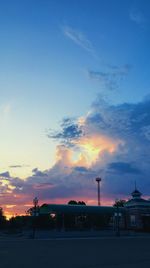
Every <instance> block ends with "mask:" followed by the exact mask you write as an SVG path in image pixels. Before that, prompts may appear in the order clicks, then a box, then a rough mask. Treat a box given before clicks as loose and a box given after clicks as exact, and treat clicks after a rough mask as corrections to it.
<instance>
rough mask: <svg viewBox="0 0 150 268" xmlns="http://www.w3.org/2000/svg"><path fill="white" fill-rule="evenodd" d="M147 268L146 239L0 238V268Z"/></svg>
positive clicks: (149, 249)
mask: <svg viewBox="0 0 150 268" xmlns="http://www.w3.org/2000/svg"><path fill="white" fill-rule="evenodd" d="M10 267H12V268H20V267H21V268H31V267H32V268H43V267H46V268H47V267H49V268H51V267H52V268H109V267H111V268H131V267H132V268H150V237H149V236H147V237H146V236H143V237H111V238H110V237H105V238H104V237H101V238H98V237H97V238H96V237H90V238H88V237H87V238H85V237H84V238H79V237H78V238H77V237H76V238H71V237H70V238H55V239H54V238H51V239H34V240H33V239H23V238H22V239H3V238H1V239H0V268H10Z"/></svg>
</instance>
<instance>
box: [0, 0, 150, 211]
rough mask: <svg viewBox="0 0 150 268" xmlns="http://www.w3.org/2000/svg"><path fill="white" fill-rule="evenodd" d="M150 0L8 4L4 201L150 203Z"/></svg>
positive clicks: (3, 11) (2, 57)
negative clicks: (137, 197)
mask: <svg viewBox="0 0 150 268" xmlns="http://www.w3.org/2000/svg"><path fill="white" fill-rule="evenodd" d="M149 18H150V2H149V0H134V1H133V0H122V1H120V0H72V1H69V0H55V1H54V0H22V1H20V0H14V1H11V0H5V1H0V39H1V42H0V96H1V98H0V126H1V128H0V148H1V150H0V204H1V205H2V207H3V208H4V211H5V214H6V215H7V216H9V215H15V214H16V213H17V214H20V213H25V211H26V210H27V209H28V208H29V207H31V206H32V200H33V198H34V197H35V196H37V197H38V198H39V203H40V204H42V203H67V202H68V201H69V200H70V199H75V200H83V201H86V203H87V204H89V205H95V204H96V203H97V201H96V200H97V196H96V187H97V185H96V182H95V178H96V177H97V176H100V177H101V178H102V183H101V198H102V204H103V205H110V204H112V202H114V200H115V199H116V198H126V199H128V198H129V197H130V193H131V192H132V190H133V189H134V182H135V181H136V183H137V187H138V188H139V189H140V190H141V191H142V193H143V194H144V195H145V196H146V197H147V198H148V197H149V186H150V180H149V173H150V160H149V159H150V71H149V70H150V61H149V57H150V50H149V47H150V19H149Z"/></svg>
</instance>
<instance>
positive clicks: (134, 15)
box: [129, 8, 146, 25]
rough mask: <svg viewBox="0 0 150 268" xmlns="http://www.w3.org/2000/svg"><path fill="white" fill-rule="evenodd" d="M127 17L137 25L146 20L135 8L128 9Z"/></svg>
mask: <svg viewBox="0 0 150 268" xmlns="http://www.w3.org/2000/svg"><path fill="white" fill-rule="evenodd" d="M129 18H130V20H131V21H133V22H135V23H136V24H138V25H143V24H144V23H145V21H146V19H145V17H144V14H143V13H142V12H141V11H140V10H138V9H137V8H134V9H131V10H130V12H129Z"/></svg>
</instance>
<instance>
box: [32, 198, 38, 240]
mask: <svg viewBox="0 0 150 268" xmlns="http://www.w3.org/2000/svg"><path fill="white" fill-rule="evenodd" d="M38 202H39V200H38V198H37V197H35V198H34V199H33V238H35V230H36V216H37V206H38Z"/></svg>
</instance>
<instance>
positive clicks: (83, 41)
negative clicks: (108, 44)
mask: <svg viewBox="0 0 150 268" xmlns="http://www.w3.org/2000/svg"><path fill="white" fill-rule="evenodd" d="M62 29H63V33H64V35H65V36H66V37H68V38H69V39H71V40H72V41H73V42H74V43H76V44H77V45H78V46H80V47H82V48H84V49H85V50H87V51H88V52H91V53H93V52H94V49H93V45H92V43H91V42H90V40H89V39H88V38H87V37H86V36H85V35H84V34H83V33H82V32H80V31H78V30H75V29H72V28H71V27H69V26H64V27H63V28H62Z"/></svg>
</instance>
